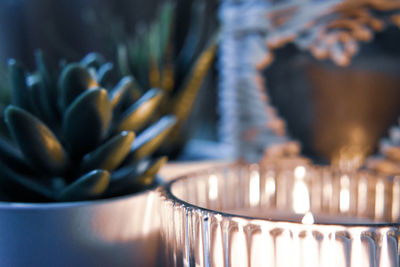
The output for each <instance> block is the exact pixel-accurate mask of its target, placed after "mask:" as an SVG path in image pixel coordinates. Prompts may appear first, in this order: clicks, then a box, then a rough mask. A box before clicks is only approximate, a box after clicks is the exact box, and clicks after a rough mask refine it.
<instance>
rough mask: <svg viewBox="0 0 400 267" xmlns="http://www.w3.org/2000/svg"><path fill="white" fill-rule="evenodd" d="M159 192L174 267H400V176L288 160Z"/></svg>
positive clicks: (229, 170) (233, 169) (222, 172)
mask: <svg viewBox="0 0 400 267" xmlns="http://www.w3.org/2000/svg"><path fill="white" fill-rule="evenodd" d="M159 191H160V195H161V197H160V201H161V202H162V203H161V205H160V207H161V231H162V240H163V241H162V242H163V244H164V247H165V251H166V259H165V261H166V264H167V265H168V264H169V265H170V266H271V267H320V266H321V267H341V266H343V267H356V266H357V267H375V266H376V267H387V266H390V267H398V266H399V238H400V233H399V218H400V177H385V176H379V175H376V174H374V173H371V172H367V171H356V172H346V173H345V172H340V171H337V170H334V169H331V168H329V167H317V166H312V165H308V164H304V163H301V164H300V165H296V164H294V163H293V162H291V163H287V162H285V161H283V162H278V163H277V162H275V163H271V164H265V165H262V166H260V165H241V164H233V165H229V166H224V167H220V168H216V169H210V170H207V171H203V172H198V173H193V174H190V175H187V176H184V177H181V178H178V179H176V180H174V181H171V182H169V183H168V184H166V185H165V186H164V187H163V188H161V189H160V190H159Z"/></svg>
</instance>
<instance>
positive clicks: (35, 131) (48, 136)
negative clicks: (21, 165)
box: [5, 106, 68, 174]
mask: <svg viewBox="0 0 400 267" xmlns="http://www.w3.org/2000/svg"><path fill="white" fill-rule="evenodd" d="M5 119H6V124H7V127H8V129H9V131H10V133H11V136H12V137H13V140H14V142H15V143H16V144H18V147H19V148H20V150H21V151H22V153H23V154H24V156H25V159H26V160H27V161H29V163H30V164H31V165H32V167H34V168H35V169H37V170H39V171H47V172H50V173H53V174H59V173H62V172H63V171H64V169H65V167H66V165H67V161H68V160H67V155H66V153H65V151H64V148H63V147H62V145H61V143H60V142H59V141H58V139H57V137H56V136H55V135H54V134H53V133H52V131H51V130H50V129H49V128H47V127H46V125H44V124H43V123H42V122H41V121H40V120H39V119H37V118H36V117H34V116H33V115H31V114H30V113H28V112H26V111H24V110H22V109H20V108H18V107H15V106H9V107H7V109H6V111H5Z"/></svg>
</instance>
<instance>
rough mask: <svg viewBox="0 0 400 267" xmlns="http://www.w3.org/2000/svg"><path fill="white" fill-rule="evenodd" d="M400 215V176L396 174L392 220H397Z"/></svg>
mask: <svg viewBox="0 0 400 267" xmlns="http://www.w3.org/2000/svg"><path fill="white" fill-rule="evenodd" d="M399 217H400V177H399V176H396V177H395V178H394V182H393V198H392V220H393V221H397V220H399Z"/></svg>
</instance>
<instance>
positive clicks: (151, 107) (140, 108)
mask: <svg viewBox="0 0 400 267" xmlns="http://www.w3.org/2000/svg"><path fill="white" fill-rule="evenodd" d="M162 97H163V93H162V91H161V90H159V89H151V90H149V91H147V93H145V94H144V95H143V96H142V97H141V98H140V99H139V100H138V101H136V102H135V103H134V104H133V105H132V106H131V107H129V108H128V109H127V110H126V111H125V112H124V114H122V119H121V120H120V121H119V122H118V124H117V125H116V126H115V129H116V131H118V132H120V131H136V130H138V129H140V128H142V127H143V126H144V125H145V124H146V123H147V122H148V121H149V118H150V117H151V116H152V115H153V114H154V113H155V111H156V109H157V107H158V106H159V105H160V103H161V99H162Z"/></svg>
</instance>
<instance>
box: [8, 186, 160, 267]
mask: <svg viewBox="0 0 400 267" xmlns="http://www.w3.org/2000/svg"><path fill="white" fill-rule="evenodd" d="M154 195H155V193H154V191H144V192H141V193H138V194H134V195H129V196H124V197H118V198H113V199H105V200H96V201H86V202H70V203H50V204H48V203H47V204H27V203H6V202H2V203H0V236H1V238H0V266H10V267H14V266H155V265H156V264H157V263H156V261H157V258H158V257H157V253H158V248H159V247H158V244H159V217H158V213H157V209H156V207H155V204H156V203H155V201H154Z"/></svg>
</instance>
